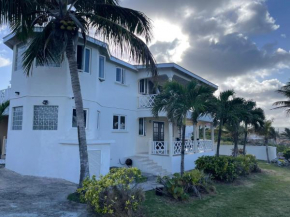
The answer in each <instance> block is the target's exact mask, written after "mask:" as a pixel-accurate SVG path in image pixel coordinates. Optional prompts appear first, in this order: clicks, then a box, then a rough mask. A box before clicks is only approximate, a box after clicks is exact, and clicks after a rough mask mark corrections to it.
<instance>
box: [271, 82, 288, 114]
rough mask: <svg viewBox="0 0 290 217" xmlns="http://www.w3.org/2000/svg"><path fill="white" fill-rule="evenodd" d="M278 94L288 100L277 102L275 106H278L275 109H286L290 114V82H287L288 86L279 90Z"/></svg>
mask: <svg viewBox="0 0 290 217" xmlns="http://www.w3.org/2000/svg"><path fill="white" fill-rule="evenodd" d="M277 92H278V93H280V94H282V95H284V96H285V97H286V98H287V100H284V101H277V102H275V103H274V104H273V105H274V106H277V107H276V108H275V109H285V110H286V113H287V114H290V82H287V84H286V85H285V86H283V87H281V88H280V89H279V90H277Z"/></svg>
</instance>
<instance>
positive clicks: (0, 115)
mask: <svg viewBox="0 0 290 217" xmlns="http://www.w3.org/2000/svg"><path fill="white" fill-rule="evenodd" d="M8 106H9V101H6V102H3V103H1V104H0V121H1V119H2V118H3V113H4V111H5V110H6V108H8Z"/></svg>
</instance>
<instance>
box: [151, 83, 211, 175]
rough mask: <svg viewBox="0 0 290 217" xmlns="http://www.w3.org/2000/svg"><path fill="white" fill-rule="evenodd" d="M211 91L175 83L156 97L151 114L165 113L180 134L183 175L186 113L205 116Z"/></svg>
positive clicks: (190, 84) (168, 84) (189, 84)
mask: <svg viewBox="0 0 290 217" xmlns="http://www.w3.org/2000/svg"><path fill="white" fill-rule="evenodd" d="M213 91H214V90H213V89H212V88H210V87H207V86H204V85H201V84H199V83H198V82H196V81H191V82H189V83H188V84H187V85H182V84H180V83H177V82H175V81H171V82H167V83H166V84H165V85H164V87H163V90H162V92H161V93H160V94H159V95H157V96H156V98H155V101H154V106H153V108H152V113H153V115H154V116H155V117H157V116H158V113H159V112H161V111H165V112H166V113H167V118H168V120H170V121H172V122H173V123H175V124H176V125H177V126H178V127H179V128H180V129H181V132H182V142H181V165H180V173H181V174H183V173H184V147H185V130H186V118H187V112H188V111H192V112H193V113H195V114H196V113H197V112H198V113H199V115H201V114H205V113H206V111H207V108H206V105H207V103H208V101H209V99H210V98H211V96H212V94H213Z"/></svg>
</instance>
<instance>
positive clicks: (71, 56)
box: [66, 38, 90, 187]
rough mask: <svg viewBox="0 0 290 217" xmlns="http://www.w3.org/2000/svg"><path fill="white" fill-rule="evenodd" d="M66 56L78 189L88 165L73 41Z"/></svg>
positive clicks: (71, 40) (86, 175) (70, 40)
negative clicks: (72, 101)
mask: <svg viewBox="0 0 290 217" xmlns="http://www.w3.org/2000/svg"><path fill="white" fill-rule="evenodd" d="M66 56H67V59H68V64H69V69H70V77H71V84H72V90H73V94H74V99H75V106H76V118H77V128H78V141H79V155H80V180H79V187H82V185H83V181H84V179H85V178H86V177H89V176H90V173H89V163H88V150H87V139H86V130H85V117H84V107H83V98H82V94H81V86H80V80H79V74H78V68H77V60H76V45H74V42H73V39H72V38H69V39H68V42H67V47H66Z"/></svg>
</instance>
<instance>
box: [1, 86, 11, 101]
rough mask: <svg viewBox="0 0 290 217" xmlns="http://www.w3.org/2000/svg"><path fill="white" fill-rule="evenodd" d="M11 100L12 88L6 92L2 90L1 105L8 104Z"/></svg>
mask: <svg viewBox="0 0 290 217" xmlns="http://www.w3.org/2000/svg"><path fill="white" fill-rule="evenodd" d="M9 99H10V88H8V89H5V90H0V104H2V103H3V102H6V101H8V100H9Z"/></svg>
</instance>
